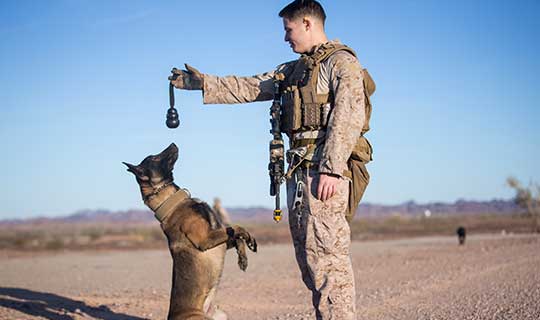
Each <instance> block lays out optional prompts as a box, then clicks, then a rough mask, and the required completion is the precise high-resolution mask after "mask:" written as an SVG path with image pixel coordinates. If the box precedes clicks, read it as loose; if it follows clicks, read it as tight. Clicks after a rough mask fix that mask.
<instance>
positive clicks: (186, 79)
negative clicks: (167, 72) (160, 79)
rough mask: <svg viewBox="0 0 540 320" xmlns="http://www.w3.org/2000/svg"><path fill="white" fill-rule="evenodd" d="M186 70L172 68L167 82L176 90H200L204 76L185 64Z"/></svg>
mask: <svg viewBox="0 0 540 320" xmlns="http://www.w3.org/2000/svg"><path fill="white" fill-rule="evenodd" d="M185 66H186V70H180V69H177V68H173V69H172V70H171V73H172V75H171V76H169V80H170V81H171V83H172V84H173V86H174V87H175V88H177V89H185V90H202V88H203V85H204V75H203V74H202V73H200V72H199V70H197V69H195V68H193V67H192V66H190V65H188V64H187V63H186V64H185Z"/></svg>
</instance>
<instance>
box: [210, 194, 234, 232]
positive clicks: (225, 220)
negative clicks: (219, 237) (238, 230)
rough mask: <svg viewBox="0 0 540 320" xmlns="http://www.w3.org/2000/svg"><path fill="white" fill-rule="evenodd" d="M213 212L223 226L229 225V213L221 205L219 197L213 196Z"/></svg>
mask: <svg viewBox="0 0 540 320" xmlns="http://www.w3.org/2000/svg"><path fill="white" fill-rule="evenodd" d="M213 209H214V212H215V213H216V214H217V217H218V219H220V220H221V221H220V222H221V223H222V224H223V225H225V226H230V225H231V218H230V216H229V213H228V212H227V210H225V208H223V207H222V206H221V200H220V199H219V198H214V208H213Z"/></svg>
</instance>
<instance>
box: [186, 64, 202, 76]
mask: <svg viewBox="0 0 540 320" xmlns="http://www.w3.org/2000/svg"><path fill="white" fill-rule="evenodd" d="M184 66H185V67H186V70H187V72H189V73H193V74H200V72H199V70H197V69H195V68H193V67H192V66H190V65H189V64H187V63H184Z"/></svg>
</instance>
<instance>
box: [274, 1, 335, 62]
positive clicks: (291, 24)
mask: <svg viewBox="0 0 540 320" xmlns="http://www.w3.org/2000/svg"><path fill="white" fill-rule="evenodd" d="M279 16H280V17H281V18H283V27H284V28H285V41H287V42H289V44H290V46H291V49H292V50H293V51H294V52H296V53H307V52H310V51H311V50H312V49H313V47H315V46H316V45H318V44H321V43H324V42H326V41H328V40H327V39H326V34H325V32H324V21H325V20H326V14H325V13H324V9H323V7H322V6H321V4H320V3H319V2H317V1H315V0H295V1H293V2H291V3H289V4H288V5H287V6H286V7H285V8H283V9H282V10H281V11H280V12H279Z"/></svg>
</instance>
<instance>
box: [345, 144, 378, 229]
mask: <svg viewBox="0 0 540 320" xmlns="http://www.w3.org/2000/svg"><path fill="white" fill-rule="evenodd" d="M371 154H372V148H371V145H370V144H369V141H368V140H367V139H366V138H365V137H363V136H361V137H360V138H358V141H357V143H356V145H355V147H354V150H353V152H352V154H351V156H350V158H349V160H348V161H347V166H348V168H349V171H350V178H351V183H350V184H349V203H348V206H347V211H346V212H345V218H346V219H347V221H348V222H349V223H351V221H352V220H353V218H354V216H355V214H356V210H357V209H358V204H359V203H360V200H362V196H363V195H364V192H365V191H366V187H367V185H368V184H369V172H368V171H367V168H366V164H367V163H368V162H369V161H371V160H372V158H371Z"/></svg>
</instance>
